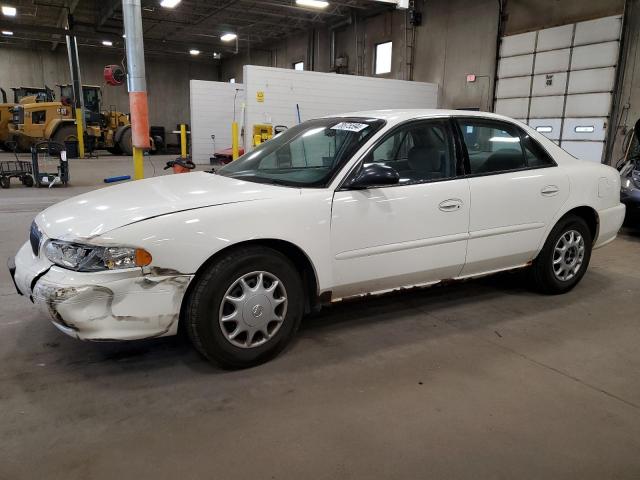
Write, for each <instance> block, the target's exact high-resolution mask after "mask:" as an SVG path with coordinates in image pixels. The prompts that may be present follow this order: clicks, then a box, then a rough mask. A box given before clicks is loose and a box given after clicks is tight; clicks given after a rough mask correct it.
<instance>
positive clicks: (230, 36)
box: [220, 33, 238, 42]
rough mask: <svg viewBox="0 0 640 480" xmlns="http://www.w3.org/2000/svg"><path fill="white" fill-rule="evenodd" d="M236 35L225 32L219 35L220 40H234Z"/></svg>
mask: <svg viewBox="0 0 640 480" xmlns="http://www.w3.org/2000/svg"><path fill="white" fill-rule="evenodd" d="M237 37H238V35H236V34H235V33H225V34H224V35H222V36H221V37H220V40H222V41H223V42H230V41H231V40H235V39H236V38H237Z"/></svg>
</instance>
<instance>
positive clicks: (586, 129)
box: [574, 125, 596, 133]
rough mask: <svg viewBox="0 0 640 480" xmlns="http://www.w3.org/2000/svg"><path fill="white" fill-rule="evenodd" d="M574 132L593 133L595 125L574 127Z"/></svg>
mask: <svg viewBox="0 0 640 480" xmlns="http://www.w3.org/2000/svg"><path fill="white" fill-rule="evenodd" d="M574 130H575V132H576V133H593V132H595V130H596V129H595V127H593V126H591V125H587V126H583V127H580V126H578V127H576V128H575V129H574Z"/></svg>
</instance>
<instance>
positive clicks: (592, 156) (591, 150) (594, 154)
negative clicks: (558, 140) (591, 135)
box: [562, 140, 604, 163]
mask: <svg viewBox="0 0 640 480" xmlns="http://www.w3.org/2000/svg"><path fill="white" fill-rule="evenodd" d="M562 148H564V149H565V150H566V151H567V152H569V153H570V154H571V155H573V156H574V157H576V158H578V159H580V160H586V161H589V162H597V163H600V162H601V161H602V153H603V150H604V142H572V141H566V140H565V141H563V142H562Z"/></svg>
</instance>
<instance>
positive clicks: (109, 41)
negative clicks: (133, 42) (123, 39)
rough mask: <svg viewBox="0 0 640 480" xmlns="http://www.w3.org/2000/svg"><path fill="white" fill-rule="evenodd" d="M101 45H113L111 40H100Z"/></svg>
mask: <svg viewBox="0 0 640 480" xmlns="http://www.w3.org/2000/svg"><path fill="white" fill-rule="evenodd" d="M102 45H104V46H105V47H111V46H113V42H112V41H111V40H102Z"/></svg>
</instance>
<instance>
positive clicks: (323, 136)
mask: <svg viewBox="0 0 640 480" xmlns="http://www.w3.org/2000/svg"><path fill="white" fill-rule="evenodd" d="M384 123H385V122H384V120H378V119H368V118H321V119H317V120H309V121H308V122H304V123H301V124H300V125H296V126H295V127H292V128H290V129H288V130H286V131H285V132H284V133H281V134H280V135H278V136H276V137H274V138H273V139H271V140H269V141H267V142H265V143H263V144H261V145H259V146H258V147H257V148H256V149H255V150H253V151H252V152H249V153H246V154H245V155H243V156H242V157H240V158H239V159H237V160H236V161H234V162H231V163H230V164H228V165H227V166H225V167H224V168H222V169H220V170H219V171H218V173H219V174H220V175H224V176H227V177H232V178H238V179H241V180H247V181H253V182H260V183H272V184H278V185H286V186H292V187H324V186H326V185H327V184H328V183H329V182H330V181H331V179H332V178H333V177H334V175H335V174H336V173H337V172H338V171H339V170H340V169H341V168H342V167H343V166H344V164H345V163H346V162H347V161H348V160H349V159H350V158H351V157H352V156H353V155H354V154H355V153H356V152H357V151H358V150H359V149H360V147H362V146H363V145H364V143H365V142H366V141H367V140H368V139H369V138H371V136H372V135H373V134H374V133H375V132H376V131H378V130H379V129H380V128H381V127H382V126H383V125H384Z"/></svg>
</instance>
